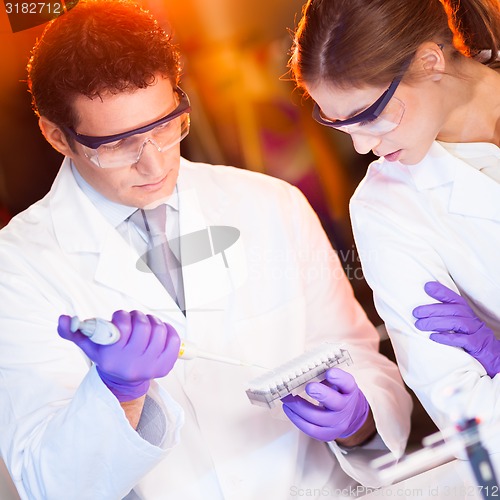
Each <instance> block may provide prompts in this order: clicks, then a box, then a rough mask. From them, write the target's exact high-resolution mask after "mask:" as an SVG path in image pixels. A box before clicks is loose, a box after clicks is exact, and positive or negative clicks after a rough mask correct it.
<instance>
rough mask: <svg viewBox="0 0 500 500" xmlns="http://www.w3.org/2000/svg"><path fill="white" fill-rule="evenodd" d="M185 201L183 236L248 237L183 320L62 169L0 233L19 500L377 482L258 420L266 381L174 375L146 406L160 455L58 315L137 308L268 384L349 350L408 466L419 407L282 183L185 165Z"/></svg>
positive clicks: (193, 288)
mask: <svg viewBox="0 0 500 500" xmlns="http://www.w3.org/2000/svg"><path fill="white" fill-rule="evenodd" d="M178 191H179V214H180V231H181V235H188V234H193V233H195V232H196V231H199V230H205V231H206V229H207V227H214V226H229V227H234V228H237V229H238V230H239V231H240V236H239V238H238V240H237V241H236V242H234V243H232V242H227V241H226V242H225V243H224V241H222V242H220V241H219V242H212V244H213V247H212V248H213V252H208V253H209V254H207V255H206V256H205V258H203V259H201V260H199V261H198V262H193V263H191V264H189V265H187V266H185V267H184V268H183V277H184V289H185V296H186V306H187V315H186V317H184V315H183V314H182V313H181V312H180V311H179V310H178V309H177V308H176V305H175V304H174V303H173V302H172V299H171V298H170V296H169V295H168V293H167V292H166V290H165V289H164V288H163V287H162V286H161V284H160V283H159V282H158V281H157V279H156V277H155V276H154V275H153V274H152V273H150V272H144V270H143V269H142V270H141V269H138V267H137V266H138V264H137V263H138V255H137V254H136V253H135V252H134V250H133V249H132V248H131V247H130V246H129V245H128V244H127V243H126V241H125V240H124V238H123V237H122V236H120V235H119V234H118V232H117V231H116V230H115V228H113V227H111V226H110V224H109V223H108V222H107V221H106V220H105V219H104V218H103V216H102V215H101V214H100V213H99V212H98V211H97V209H96V208H95V206H94V205H93V204H92V203H91V202H90V201H89V199H88V198H87V197H86V196H85V195H84V194H83V192H82V191H81V190H80V189H79V187H78V186H77V184H76V182H75V179H74V177H73V175H72V173H71V169H70V168H69V162H68V161H67V160H66V161H65V163H64V164H63V166H62V169H61V171H60V173H59V175H58V177H57V179H56V181H55V183H54V185H53V188H52V190H51V191H50V193H49V194H48V195H47V196H46V197H45V198H44V199H43V200H41V201H40V202H38V203H36V204H35V205H34V206H32V207H31V208H29V209H28V210H27V211H25V212H24V213H22V214H20V215H19V216H18V217H16V218H15V219H14V220H13V221H12V222H11V223H10V224H9V226H8V227H7V228H6V229H4V230H3V231H2V232H1V233H0V267H1V271H0V272H1V273H2V280H1V284H0V289H1V295H0V296H1V300H0V445H1V452H2V455H3V457H4V459H5V462H6V463H7V465H8V467H9V470H10V473H11V475H12V476H13V479H14V481H15V483H16V485H17V487H18V489H19V491H20V493H21V495H22V497H23V498H36V499H37V500H41V499H48V500H57V499H64V500H67V499H68V498H71V499H72V500H76V499H90V498H91V499H93V500H97V499H113V500H114V499H119V498H122V497H123V496H125V495H126V494H127V493H128V492H129V491H130V490H131V489H132V488H134V491H135V492H136V493H137V494H138V495H139V496H141V497H142V498H144V499H147V500H151V499H154V500H159V499H180V498H182V499H211V500H212V499H217V498H225V499H235V500H236V499H237V500H244V499H248V500H255V499H256V498H272V499H273V500H275V499H280V498H288V497H289V496H290V495H293V494H294V493H293V492H298V493H300V491H305V489H306V488H314V489H318V490H319V489H321V488H329V490H328V491H333V489H334V488H341V487H343V486H344V485H346V484H348V483H347V481H346V476H345V474H344V473H343V472H342V470H341V468H340V466H339V462H340V464H341V466H342V467H343V468H344V469H345V470H346V471H347V472H348V473H349V474H351V475H352V476H354V477H355V478H356V479H358V480H360V481H367V482H369V483H371V482H373V479H372V476H373V473H372V472H371V471H370V469H369V467H367V462H368V455H366V456H364V455H363V454H362V453H361V450H360V449H355V450H352V451H349V453H347V454H344V453H343V452H342V451H341V450H339V449H338V447H337V446H336V444H333V445H332V450H333V453H332V450H331V449H329V448H328V446H327V445H326V444H324V443H321V442H319V441H315V440H312V439H310V438H308V437H307V436H306V435H304V434H302V433H301V432H299V431H298V430H297V429H296V428H295V427H294V426H293V425H292V424H291V423H290V422H289V421H288V420H287V419H286V417H284V416H283V415H282V414H281V412H280V411H279V412H274V411H269V410H267V409H264V408H261V407H257V406H253V405H251V404H250V402H249V401H248V399H247V396H246V394H245V389H246V388H247V384H248V381H249V380H251V379H252V378H254V377H256V376H257V375H260V374H261V371H260V370H259V369H258V368H247V367H239V366H230V365H224V364H220V363H214V362H211V361H205V360H193V361H178V362H177V363H176V366H175V368H174V370H173V371H172V372H171V373H170V374H169V375H168V376H167V377H165V378H163V379H161V380H157V383H153V384H152V387H151V389H150V392H149V394H148V395H149V397H150V398H152V399H153V400H154V401H155V402H156V403H157V404H158V405H159V407H160V408H161V409H162V411H163V414H164V416H163V417H162V419H163V420H161V421H162V422H163V423H164V424H165V423H166V427H165V429H164V433H163V436H162V442H161V444H159V446H156V445H155V444H151V443H149V442H147V441H146V440H144V439H142V438H141V437H140V436H139V435H138V433H137V432H136V431H134V430H133V429H132V428H131V427H130V425H129V424H128V422H127V420H126V419H125V416H124V413H123V411H122V409H121V407H120V405H119V403H118V401H117V400H116V399H115V398H114V396H113V395H112V394H111V393H110V392H109V391H108V389H107V388H106V387H105V386H104V385H103V383H102V382H101V380H100V378H99V377H98V375H97V373H96V371H95V368H90V369H89V363H88V360H87V359H86V358H85V357H84V355H83V353H82V352H81V351H80V349H79V348H78V347H77V346H75V345H74V344H73V343H71V342H68V341H65V340H62V339H61V338H59V336H58V335H57V331H56V326H57V320H58V317H59V315H60V314H69V315H78V316H79V317H80V318H82V319H83V318H90V317H102V318H105V319H110V318H111V315H112V313H113V312H114V311H116V310H118V309H124V310H133V309H138V310H141V311H143V312H145V313H150V314H154V315H156V316H158V317H159V318H161V319H162V320H164V321H167V322H170V323H171V324H173V325H174V327H175V328H176V329H177V330H178V331H179V333H180V335H181V336H182V337H183V338H186V339H188V340H190V341H192V342H195V343H196V344H197V345H198V346H199V347H201V348H203V349H206V350H210V351H213V352H216V353H219V354H222V355H226V356H230V357H236V358H245V359H246V360H249V361H251V362H253V363H257V364H259V365H263V366H267V367H271V368H272V367H275V366H277V365H279V364H281V363H283V362H285V361H288V360H289V359H291V358H293V357H295V356H297V355H300V354H302V353H303V352H304V350H306V349H308V348H310V347H312V346H315V345H316V344H318V343H319V342H321V341H323V340H330V341H338V342H344V343H346V344H347V345H348V349H349V351H350V353H351V356H352V358H353V360H354V364H353V365H352V366H351V367H350V368H349V371H351V372H352V373H353V374H354V376H355V377H356V380H357V382H358V384H359V386H360V387H361V389H362V390H363V392H364V393H365V395H366V397H367V399H368V401H369V402H370V405H371V408H372V411H373V414H374V417H375V420H376V422H377V425H378V429H379V432H380V435H381V437H382V439H383V440H384V442H385V444H386V445H387V446H388V447H389V448H390V449H391V450H393V451H394V452H395V453H396V454H400V453H401V452H402V451H403V449H404V446H405V442H406V438H407V435H408V431H409V414H410V410H411V403H410V401H409V398H408V395H407V394H406V392H405V390H404V388H403V386H402V383H401V380H400V378H399V374H398V371H397V369H396V367H395V366H394V365H393V364H391V363H390V362H389V361H388V360H387V359H386V358H384V357H383V356H381V355H379V354H378V353H377V352H376V351H377V344H378V338H377V334H376V332H375V330H374V328H373V327H372V325H371V324H370V323H369V322H368V320H367V318H366V316H365V314H364V313H363V311H362V309H361V307H360V306H359V305H358V304H357V303H356V302H355V301H354V299H353V295H352V291H351V288H350V286H349V283H348V281H347V279H346V278H345V275H344V273H343V271H342V269H341V267H340V264H339V261H338V259H337V256H336V255H335V253H334V252H333V251H332V250H331V247H330V244H329V242H328V240H327V238H326V236H325V234H324V232H323V230H322V229H321V226H320V224H319V221H318V219H317V217H316V216H315V214H314V213H313V211H312V210H311V208H310V207H309V205H308V203H307V202H306V200H305V198H304V197H303V195H302V194H301V193H300V192H299V191H298V190H297V189H296V188H293V187H291V186H289V185H288V184H286V183H284V182H282V181H279V180H277V179H272V178H269V177H266V176H262V175H260V174H255V173H251V172H248V171H243V170H239V169H235V168H231V167H216V166H211V165H205V164H193V163H190V162H188V161H186V160H182V163H181V170H180V176H179V181H178ZM206 234H208V233H206ZM211 234H212V236H213V234H214V233H211ZM181 246H182V243H181ZM217 246H219V248H217ZM226 247H227V248H226ZM221 248H222V251H219V250H221ZM211 253H213V254H214V255H211ZM222 253H224V255H222ZM183 422H184V424H183ZM182 424H183V425H182ZM160 428H161V425H160ZM334 455H335V456H336V457H337V458H335V456H334ZM294 488H295V489H294ZM323 491H326V490H323Z"/></svg>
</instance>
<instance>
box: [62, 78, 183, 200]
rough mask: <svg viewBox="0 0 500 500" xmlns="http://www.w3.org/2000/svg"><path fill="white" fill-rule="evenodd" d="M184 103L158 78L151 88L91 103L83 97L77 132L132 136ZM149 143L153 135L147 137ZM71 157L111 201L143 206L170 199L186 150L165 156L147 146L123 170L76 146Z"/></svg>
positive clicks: (77, 104)
mask: <svg viewBox="0 0 500 500" xmlns="http://www.w3.org/2000/svg"><path fill="white" fill-rule="evenodd" d="M177 104H178V100H177V99H176V94H175V92H174V90H173V88H172V84H171V83H170V81H169V80H168V79H167V78H163V77H161V76H158V77H157V79H156V81H155V83H154V84H153V85H150V86H149V87H146V88H145V89H136V90H134V91H131V92H122V93H119V94H116V95H112V94H105V95H103V96H102V98H99V97H96V98H94V99H90V98H88V97H85V96H82V95H80V96H78V97H76V98H75V100H74V102H73V107H74V110H75V112H76V116H77V117H78V118H79V121H78V124H77V125H76V127H75V130H76V132H78V133H79V134H83V135H91V136H108V135H114V134H119V133H123V132H128V131H130V130H134V129H136V128H138V127H142V126H145V125H148V124H150V123H153V122H154V121H156V120H158V119H160V118H162V117H163V116H165V115H167V114H168V113H170V112H171V111H173V110H174V109H175V108H176V106H177ZM144 135H145V139H146V138H147V136H148V134H147V133H146V134H144ZM73 149H74V151H73V152H72V153H70V154H69V155H68V156H70V157H71V158H72V160H73V162H74V164H75V167H76V168H77V169H78V172H79V173H80V175H81V176H82V177H83V178H84V179H85V180H86V181H87V182H88V183H89V184H90V185H91V186H92V187H93V188H94V189H96V190H97V191H98V192H100V193H101V194H102V195H104V196H105V197H106V198H108V199H110V200H112V201H114V202H117V203H121V204H124V205H128V206H133V207H138V208H143V207H147V206H148V205H151V204H153V205H154V204H155V203H156V202H158V201H160V200H163V199H165V198H167V197H168V196H170V195H171V194H172V192H173V190H174V187H175V184H176V182H177V177H178V174H179V165H180V146H179V144H176V145H175V146H173V147H172V148H170V149H168V150H166V151H164V152H161V151H158V149H157V148H156V147H155V146H154V145H153V144H151V143H150V142H146V143H145V144H144V148H143V150H142V155H141V157H140V159H139V161H138V162H137V163H135V164H132V165H124V166H123V167H114V168H100V167H98V166H97V165H95V164H94V163H93V162H91V161H90V159H89V158H87V157H86V156H85V153H84V150H83V147H82V145H81V144H78V143H76V142H75V146H74V148H73Z"/></svg>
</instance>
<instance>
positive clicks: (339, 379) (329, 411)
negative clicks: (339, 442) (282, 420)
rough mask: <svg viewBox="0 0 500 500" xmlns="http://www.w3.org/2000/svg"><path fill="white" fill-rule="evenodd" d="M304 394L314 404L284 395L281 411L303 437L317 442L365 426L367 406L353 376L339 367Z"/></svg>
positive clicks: (352, 431) (332, 438)
mask: <svg viewBox="0 0 500 500" xmlns="http://www.w3.org/2000/svg"><path fill="white" fill-rule="evenodd" d="M306 392H307V394H309V396H311V397H312V398H314V399H316V400H317V401H318V402H319V403H320V405H319V406H318V405H315V404H312V403H310V402H309V401H306V400H305V399H303V398H301V397H300V396H292V395H288V396H285V397H284V398H283V399H282V401H283V411H284V412H285V413H286V415H287V417H288V418H289V419H290V420H291V421H292V422H293V423H294V424H295V425H296V426H297V427H298V428H299V429H300V430H301V431H302V432H304V433H305V434H307V435H308V436H311V437H313V438H315V439H319V440H320V441H333V440H334V439H339V438H346V437H349V436H352V435H353V434H354V433H355V432H357V431H358V430H359V429H360V428H361V427H362V426H363V424H364V423H365V421H366V419H367V417H368V414H369V412H370V406H369V404H368V401H367V400H366V398H365V396H364V394H363V393H362V392H361V390H360V389H359V387H358V386H357V384H356V382H355V380H354V377H353V376H352V375H351V374H350V373H347V372H345V371H343V370H341V369H340V368H330V369H329V370H327V372H326V379H325V380H324V381H323V382H311V383H309V384H307V386H306Z"/></svg>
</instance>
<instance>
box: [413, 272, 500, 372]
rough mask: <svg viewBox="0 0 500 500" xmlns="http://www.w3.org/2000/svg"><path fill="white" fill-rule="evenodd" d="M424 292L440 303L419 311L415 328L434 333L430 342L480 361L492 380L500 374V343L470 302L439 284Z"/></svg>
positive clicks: (415, 313)
mask: <svg viewBox="0 0 500 500" xmlns="http://www.w3.org/2000/svg"><path fill="white" fill-rule="evenodd" d="M424 290H425V292H426V293H427V295H429V296H430V297H432V298H433V299H436V300H439V302H438V303H435V304H428V305H423V306H419V307H416V308H415V309H414V310H413V316H415V318H418V319H417V321H416V322H415V327H416V328H418V329H419V330H422V331H432V332H437V333H431V335H430V338H431V339H432V340H434V341H435V342H438V343H439V344H444V345H449V346H455V347H461V348H462V349H464V351H466V352H468V353H469V354H470V355H471V356H472V357H474V358H475V359H477V360H478V361H479V362H480V363H481V364H482V365H483V367H484V368H485V370H486V372H487V373H488V375H489V376H490V377H494V376H495V375H496V374H497V373H498V372H499V371H500V341H499V340H497V338H496V337H495V334H494V333H493V332H492V331H491V330H490V329H489V328H488V327H487V326H486V325H485V324H484V323H483V322H482V321H481V320H480V319H479V318H478V317H477V316H476V315H475V314H474V312H473V311H472V309H471V308H470V306H469V304H467V302H466V300H465V299H464V298H463V297H461V296H460V295H458V294H457V293H455V292H454V291H453V290H450V289H449V288H447V287H446V286H444V285H442V284H441V283H439V282H437V281H429V282H428V283H426V284H425V286H424Z"/></svg>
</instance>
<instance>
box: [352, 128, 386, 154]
mask: <svg viewBox="0 0 500 500" xmlns="http://www.w3.org/2000/svg"><path fill="white" fill-rule="evenodd" d="M351 139H352V143H353V145H354V149H355V150H356V151H357V152H358V153H359V154H362V155H364V154H366V153H369V152H370V151H372V150H373V149H375V148H376V147H377V146H378V145H379V144H380V137H377V136H375V135H368V134H356V133H351Z"/></svg>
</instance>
